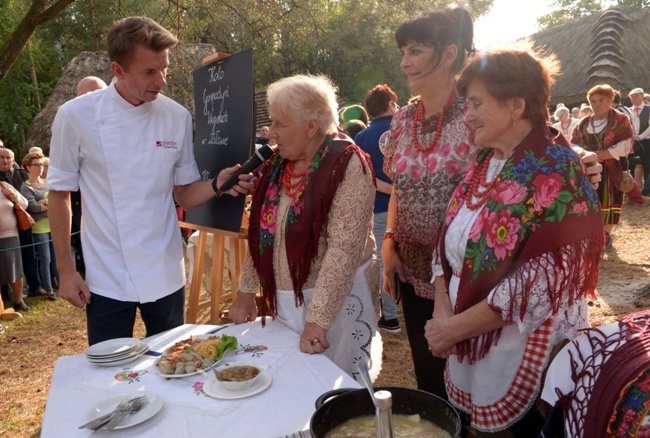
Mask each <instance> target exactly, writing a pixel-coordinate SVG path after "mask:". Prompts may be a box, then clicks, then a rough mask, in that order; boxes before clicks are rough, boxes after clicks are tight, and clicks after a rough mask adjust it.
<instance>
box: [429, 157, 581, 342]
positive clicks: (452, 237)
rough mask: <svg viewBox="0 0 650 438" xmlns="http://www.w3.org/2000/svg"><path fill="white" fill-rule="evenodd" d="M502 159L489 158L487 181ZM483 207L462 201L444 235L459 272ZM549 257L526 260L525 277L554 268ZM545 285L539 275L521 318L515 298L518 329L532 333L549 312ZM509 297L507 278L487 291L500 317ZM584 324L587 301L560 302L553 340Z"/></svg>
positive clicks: (438, 270) (438, 269) (438, 271)
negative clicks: (474, 207)
mask: <svg viewBox="0 0 650 438" xmlns="http://www.w3.org/2000/svg"><path fill="white" fill-rule="evenodd" d="M505 162H506V160H497V159H496V158H492V160H491V161H490V165H489V167H488V171H487V174H486V179H487V181H488V182H489V181H492V180H493V179H494V178H496V177H497V175H498V174H499V172H501V169H503V166H504V165H505ZM476 201H477V199H476V198H474V197H473V198H472V202H476ZM483 208H485V206H483ZM483 208H478V209H476V210H470V209H469V208H467V205H466V204H463V206H462V207H461V209H460V210H459V211H458V214H457V215H456V217H455V218H454V220H453V221H452V222H451V224H450V225H449V227H448V229H447V234H446V235H445V251H446V257H447V261H448V262H449V265H450V266H451V268H452V269H453V271H454V272H460V271H461V270H462V268H463V262H464V259H465V250H466V248H467V240H468V238H469V232H470V229H471V228H472V225H473V224H474V222H475V221H476V218H477V217H478V215H479V214H480V213H481V211H482V210H483ZM438 248H439V247H436V250H435V251H434V254H433V278H435V277H437V276H441V275H442V265H441V264H440V263H439V254H438ZM550 259H551V258H549V257H546V256H545V255H541V256H539V257H536V258H534V259H531V260H529V261H528V262H527V263H526V264H525V265H523V266H522V267H521V268H520V269H522V270H524V273H525V276H526V277H527V276H528V274H529V273H530V272H536V271H538V270H539V268H540V266H541V267H543V268H544V270H546V271H548V272H553V269H552V267H553V265H552V263H549V260H550ZM432 281H433V279H432ZM547 289H548V288H547V279H546V277H545V276H538V277H537V281H536V282H535V285H534V286H533V289H532V291H531V293H530V296H529V302H528V305H527V311H526V314H525V315H524V318H523V319H520V318H518V315H519V309H520V307H521V301H520V300H517V302H515V306H514V309H513V310H514V312H513V314H514V315H515V316H516V317H515V318H514V322H515V323H516V324H517V326H518V328H519V331H520V332H521V333H532V332H533V331H535V330H536V329H537V328H539V327H540V326H541V325H542V324H543V323H544V321H546V320H547V319H548V318H549V316H550V315H551V303H550V300H549V298H548V293H547ZM450 292H451V291H450ZM451 299H452V303H455V302H456V296H455V294H454V296H451ZM510 300H511V293H510V289H509V284H508V283H507V282H504V283H500V284H499V285H497V287H495V288H494V289H492V291H491V292H490V293H489V295H488V303H489V304H490V305H491V306H493V307H498V308H499V309H502V313H501V316H502V318H503V319H506V317H507V312H508V309H509V307H510ZM586 327H589V323H588V322H587V304H586V301H585V300H578V301H577V302H575V303H573V304H571V305H569V304H568V303H566V302H563V303H561V305H560V310H559V311H558V316H557V317H556V318H554V320H553V336H552V338H551V339H552V342H553V344H556V343H557V342H559V341H561V340H562V339H565V338H569V339H573V338H574V337H576V336H577V335H578V333H579V330H580V329H583V328H586Z"/></svg>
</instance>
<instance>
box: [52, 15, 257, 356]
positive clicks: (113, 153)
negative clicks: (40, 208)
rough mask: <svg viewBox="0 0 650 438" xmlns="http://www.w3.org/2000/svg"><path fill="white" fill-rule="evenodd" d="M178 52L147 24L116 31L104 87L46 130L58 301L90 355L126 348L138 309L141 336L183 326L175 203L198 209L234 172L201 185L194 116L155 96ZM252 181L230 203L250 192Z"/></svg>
mask: <svg viewBox="0 0 650 438" xmlns="http://www.w3.org/2000/svg"><path fill="white" fill-rule="evenodd" d="M176 43H177V39H176V37H175V36H174V35H172V34H171V33H170V32H169V31H167V30H166V29H164V28H163V27H161V26H160V25H159V24H157V23H156V22H155V21H153V20H151V19H149V18H146V17H130V18H126V19H123V20H120V21H118V22H116V23H115V24H114V25H113V27H112V28H111V30H110V31H109V35H108V54H109V58H110V60H111V70H112V72H113V74H114V79H113V81H112V82H111V84H110V85H109V86H108V87H107V88H105V89H102V90H97V91H95V92H93V93H89V94H85V95H83V96H80V97H78V98H76V99H74V100H71V101H69V102H67V103H65V104H64V105H62V106H61V107H60V108H59V110H58V112H57V115H56V118H55V120H54V123H53V125H52V141H51V145H50V169H49V172H48V181H47V185H48V188H49V189H50V194H49V205H50V222H51V227H52V236H53V240H54V247H55V251H56V255H57V262H58V264H59V272H60V275H61V284H60V289H59V294H60V296H62V297H63V298H65V299H66V300H68V301H70V302H71V303H72V304H74V305H75V306H77V307H84V306H86V315H87V319H88V342H89V344H90V345H93V344H95V343H97V342H101V341H104V340H108V339H113V338H119V337H132V336H133V325H134V321H135V315H136V309H138V308H139V309H140V313H141V315H142V319H143V321H144V323H145V326H146V329H147V336H151V335H154V334H156V333H160V332H162V331H165V330H168V329H170V328H173V327H176V326H179V325H181V324H183V322H184V320H183V318H184V302H185V293H184V285H185V270H184V264H183V250H182V244H181V239H180V238H179V231H178V222H177V219H176V213H175V209H174V199H175V200H176V202H177V203H178V204H180V205H181V206H183V207H184V208H191V207H194V206H196V205H199V204H202V203H204V202H205V201H207V200H208V199H210V198H212V197H214V196H215V190H214V187H215V186H216V187H218V186H220V185H221V184H222V183H223V182H225V181H226V179H228V177H230V176H231V175H232V174H233V173H234V172H235V171H236V170H237V168H238V167H237V166H235V167H231V168H228V169H225V170H223V171H222V172H221V173H220V174H219V175H218V176H217V177H216V181H200V175H199V171H198V167H197V165H196V162H195V160H194V153H193V148H192V118H191V115H190V113H189V112H188V111H187V110H186V109H185V108H183V107H182V106H181V105H179V104H178V103H176V102H174V101H173V100H171V99H169V98H168V97H166V96H163V95H161V94H160V92H161V91H162V89H163V88H164V87H165V85H166V79H165V78H166V73H167V67H168V64H169V60H168V50H169V48H171V47H173V46H174V45H176ZM250 176H251V175H242V176H241V177H240V181H239V183H238V184H237V185H235V186H234V187H233V189H231V190H230V191H229V192H228V193H229V194H231V195H237V194H238V193H246V192H247V191H248V190H250V189H251V188H252V183H249V182H248V181H247V180H248V179H249V178H250ZM78 189H81V193H82V203H83V216H82V233H81V238H82V245H83V248H84V258H85V263H86V278H85V282H84V279H82V278H81V276H80V275H79V274H78V273H77V272H76V270H75V265H74V262H73V261H72V257H71V255H70V192H71V191H75V190H78Z"/></svg>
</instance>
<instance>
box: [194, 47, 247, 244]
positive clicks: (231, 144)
mask: <svg viewBox="0 0 650 438" xmlns="http://www.w3.org/2000/svg"><path fill="white" fill-rule="evenodd" d="M253 101H254V98H253V50H252V49H249V50H246V51H244V52H240V53H237V54H236V55H232V56H228V57H226V58H223V59H220V60H218V61H215V62H212V63H210V64H208V65H206V66H204V67H202V68H200V69H198V70H196V71H194V105H195V110H196V111H195V114H196V116H195V117H196V128H195V131H194V156H195V158H196V163H197V165H198V166H199V172H200V173H201V179H203V180H204V181H208V180H211V179H212V178H213V177H215V176H217V175H218V174H219V172H220V171H221V170H222V169H224V168H226V167H230V166H234V165H235V164H237V163H240V164H241V163H243V162H244V161H246V160H247V159H248V157H249V156H250V154H251V151H252V145H253V132H254V127H253V122H254V110H253ZM245 198H246V197H245V196H242V195H240V196H237V197H232V196H230V195H223V196H221V197H220V198H214V199H211V200H210V201H208V202H206V203H205V204H203V205H200V206H198V207H194V208H192V209H190V210H188V211H187V215H186V217H185V221H186V222H188V223H192V224H197V225H202V226H205V227H211V228H216V229H220V230H228V231H235V232H239V230H240V227H241V221H242V214H243V212H244V204H245Z"/></svg>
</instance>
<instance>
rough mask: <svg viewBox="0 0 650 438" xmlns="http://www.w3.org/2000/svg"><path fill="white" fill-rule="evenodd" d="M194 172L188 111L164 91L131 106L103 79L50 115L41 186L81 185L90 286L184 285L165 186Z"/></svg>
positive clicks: (158, 292) (118, 295) (110, 290)
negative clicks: (97, 86)
mask: <svg viewBox="0 0 650 438" xmlns="http://www.w3.org/2000/svg"><path fill="white" fill-rule="evenodd" d="M198 179H200V174H199V170H198V167H197V165H196V162H195V160H194V152H193V145H192V117H191V115H190V114H189V112H188V111H187V110H186V109H185V108H183V107H182V106H181V105H179V104H177V103H176V102H174V101H173V100H171V99H169V98H167V97H165V96H163V95H159V96H158V98H157V99H155V100H154V101H152V102H147V103H144V104H142V105H139V106H133V105H131V104H130V103H129V102H127V101H126V100H124V99H123V98H122V97H121V96H120V95H119V93H118V92H117V90H116V89H115V86H114V84H111V85H110V86H109V87H108V88H105V89H103V90H97V91H94V92H92V93H89V94H86V95H83V96H80V97H78V98H76V99H74V100H71V101H69V102H67V103H65V104H64V105H63V106H61V107H60V108H59V110H58V112H57V114H56V118H55V119H54V123H53V125H52V141H51V144H50V167H49V170H48V175H47V186H48V188H49V189H50V190H58V191H75V190H77V189H81V202H82V208H83V215H82V222H81V241H82V245H83V250H84V261H85V264H86V283H87V285H88V288H89V289H90V291H91V292H93V293H96V294H98V295H102V296H105V297H108V298H113V299H117V300H120V301H134V302H141V303H146V302H152V301H156V300H158V299H160V298H163V297H165V296H167V295H169V294H171V293H173V292H175V291H177V290H178V289H180V288H181V287H182V286H183V285H184V284H185V269H184V263H183V248H182V242H181V234H180V232H179V228H178V220H177V218H176V213H175V209H174V201H173V197H172V194H173V193H172V192H173V187H174V186H175V185H185V184H190V183H192V182H194V181H197V180H198Z"/></svg>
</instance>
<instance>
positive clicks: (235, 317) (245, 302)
mask: <svg viewBox="0 0 650 438" xmlns="http://www.w3.org/2000/svg"><path fill="white" fill-rule="evenodd" d="M228 316H229V317H230V319H231V320H232V322H234V323H235V324H243V323H245V322H250V321H255V318H257V304H256V303H255V294H247V293H244V292H238V293H237V298H235V301H233V303H232V305H231V306H230V310H229V311H228Z"/></svg>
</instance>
